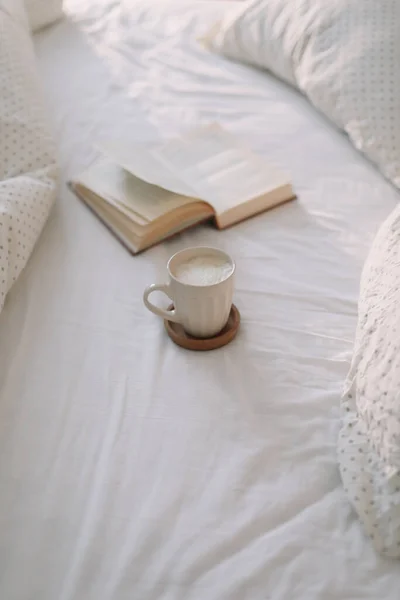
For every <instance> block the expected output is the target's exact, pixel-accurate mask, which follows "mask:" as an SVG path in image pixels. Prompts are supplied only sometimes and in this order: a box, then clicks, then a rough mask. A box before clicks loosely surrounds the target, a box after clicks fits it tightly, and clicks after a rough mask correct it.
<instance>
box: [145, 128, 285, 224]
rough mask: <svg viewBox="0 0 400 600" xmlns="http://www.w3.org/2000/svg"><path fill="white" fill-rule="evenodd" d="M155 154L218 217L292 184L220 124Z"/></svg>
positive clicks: (190, 135)
mask: <svg viewBox="0 0 400 600" xmlns="http://www.w3.org/2000/svg"><path fill="white" fill-rule="evenodd" d="M153 153H154V154H155V155H156V156H157V157H158V159H159V160H160V162H163V163H164V165H165V166H166V167H167V168H168V170H169V171H170V172H172V173H174V175H175V176H176V177H177V178H180V179H182V181H184V182H185V183H186V184H187V185H189V186H190V187H191V188H193V190H194V193H195V195H196V197H198V198H200V199H202V200H205V201H207V202H209V203H210V204H211V205H212V206H213V208H214V209H215V211H216V213H217V215H218V214H222V213H223V212H224V211H227V210H229V209H231V208H233V207H235V206H238V205H240V204H243V203H245V202H246V201H248V200H251V199H253V198H257V197H259V196H262V195H264V194H267V193H268V192H269V191H272V190H274V189H276V188H278V187H281V186H283V185H287V184H289V183H290V180H289V178H288V176H287V175H286V174H285V173H283V172H282V171H280V170H279V169H277V168H275V167H272V166H271V165H268V164H267V163H266V162H265V161H264V160H263V159H262V158H261V157H259V156H257V155H256V154H253V153H252V152H251V151H250V150H247V148H246V147H245V146H242V145H241V144H240V143H239V141H238V140H237V139H236V138H235V137H234V136H233V135H231V134H229V133H228V132H226V131H224V130H223V129H222V128H221V127H219V126H218V125H211V126H209V127H203V128H201V129H199V130H197V131H194V132H192V133H191V134H189V135H187V136H185V137H183V138H177V139H174V140H172V141H170V142H166V143H165V144H163V145H160V146H158V147H156V148H155V149H154V150H153Z"/></svg>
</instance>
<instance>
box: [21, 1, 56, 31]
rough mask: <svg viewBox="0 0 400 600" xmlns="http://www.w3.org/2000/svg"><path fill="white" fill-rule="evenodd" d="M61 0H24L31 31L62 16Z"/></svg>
mask: <svg viewBox="0 0 400 600" xmlns="http://www.w3.org/2000/svg"><path fill="white" fill-rule="evenodd" d="M62 3H63V0H25V6H26V12H27V14H28V19H29V24H30V26H31V29H32V31H38V30H39V29H41V28H42V27H46V26H47V25H51V23H54V22H55V21H57V20H58V19H60V18H61V17H62V14H63V12H62Z"/></svg>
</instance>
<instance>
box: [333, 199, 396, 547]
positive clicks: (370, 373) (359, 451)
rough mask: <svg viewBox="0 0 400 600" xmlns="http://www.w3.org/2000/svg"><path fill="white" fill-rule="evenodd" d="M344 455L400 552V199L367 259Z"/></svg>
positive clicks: (379, 543)
mask: <svg viewBox="0 0 400 600" xmlns="http://www.w3.org/2000/svg"><path fill="white" fill-rule="evenodd" d="M339 463H340V468H341V474H342V479H343V482H344V486H345V489H346V491H347V493H348V494H349V496H350V498H351V501H352V503H353V504H354V506H355V508H356V510H357V512H358V514H359V515H360V517H361V519H362V521H363V523H364V526H365V528H366V530H367V532H368V534H369V535H370V536H371V538H372V540H373V542H374V544H375V546H376V548H377V549H378V550H379V551H380V552H382V553H385V554H388V555H390V556H397V557H399V556H400V475H399V474H400V206H399V207H397V208H396V209H395V210H394V211H393V213H392V214H391V215H390V216H389V217H388V219H387V220H386V221H385V223H384V224H383V225H382V226H381V228H380V230H379V232H378V234H377V236H376V238H375V240H374V243H373V246H372V248H371V251H370V254H369V257H368V259H367V261H366V263H365V266H364V271H363V275H362V280H361V289H360V300H359V317H358V327H357V336H356V342H355V348H354V355H353V360H352V365H351V369H350V373H349V376H348V381H347V386H346V393H345V395H344V397H343V399H342V428H341V432H340V436H339Z"/></svg>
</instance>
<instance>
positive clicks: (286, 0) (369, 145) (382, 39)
mask: <svg viewBox="0 0 400 600" xmlns="http://www.w3.org/2000/svg"><path fill="white" fill-rule="evenodd" d="M204 42H205V44H206V45H207V46H208V47H209V48H211V49H212V50H214V51H216V52H219V53H221V54H223V55H225V56H226V57H229V58H231V59H234V60H238V61H241V62H244V63H248V64H250V65H255V66H258V67H261V68H264V69H268V70H269V71H271V72H272V73H274V74H275V75H277V76H278V77H280V78H281V79H283V80H285V81H286V82H288V83H290V84H291V85H293V86H296V87H298V88H299V89H300V90H301V91H302V92H303V93H304V94H305V95H306V96H307V97H308V98H309V100H310V101H311V102H312V103H313V104H314V105H315V106H316V107H317V108H318V109H319V110H320V111H321V112H323V113H324V114H325V115H326V116H327V117H328V118H329V119H330V120H331V121H333V122H334V123H335V124H336V125H337V126H338V127H339V128H340V129H343V130H344V131H345V132H346V133H347V134H348V136H349V137H350V139H351V141H352V142H353V144H354V145H355V146H356V148H358V149H359V150H361V151H362V152H363V153H364V154H365V155H366V156H368V158H369V159H370V160H372V161H373V162H374V163H375V164H376V165H378V167H379V168H380V170H381V172H382V173H383V174H384V175H385V176H386V177H387V178H388V179H390V180H391V181H392V182H393V183H394V184H395V185H396V186H397V187H400V70H399V68H398V61H399V57H400V2H399V1H398V0H379V1H377V0H362V1H360V0H329V1H327V0H250V1H248V2H244V3H242V2H241V3H238V6H237V8H234V9H232V10H230V11H228V13H227V14H226V16H225V18H224V19H223V20H222V21H221V22H220V23H217V24H216V25H215V27H214V28H213V29H212V30H211V31H210V32H209V34H208V35H207V36H206V39H205V40H204Z"/></svg>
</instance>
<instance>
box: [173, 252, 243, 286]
mask: <svg viewBox="0 0 400 600" xmlns="http://www.w3.org/2000/svg"><path fill="white" fill-rule="evenodd" d="M231 273H232V265H231V263H230V262H229V261H227V260H226V258H224V257H223V256H216V255H213V254H210V255H206V256H194V257H193V258H191V259H189V260H187V261H185V262H182V263H181V264H180V265H178V266H177V267H176V269H175V276H176V278H177V279H179V281H181V282H182V283H187V284H189V285H213V284H215V283H220V282H221V281H224V279H227V277H229V275H230V274H231Z"/></svg>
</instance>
